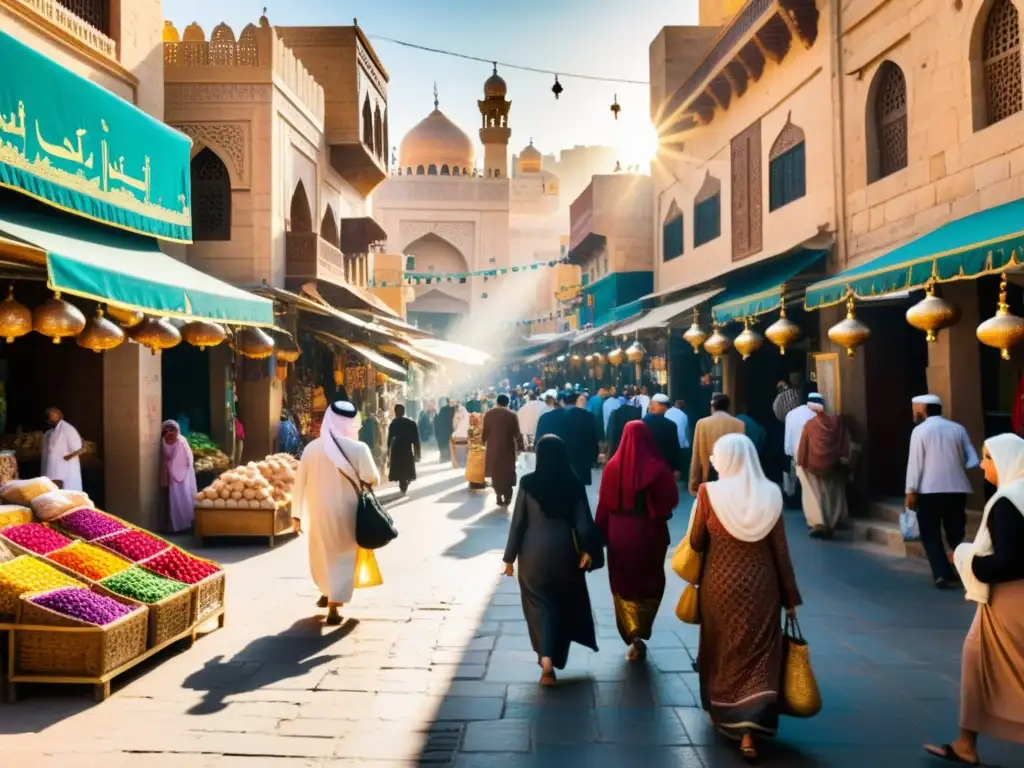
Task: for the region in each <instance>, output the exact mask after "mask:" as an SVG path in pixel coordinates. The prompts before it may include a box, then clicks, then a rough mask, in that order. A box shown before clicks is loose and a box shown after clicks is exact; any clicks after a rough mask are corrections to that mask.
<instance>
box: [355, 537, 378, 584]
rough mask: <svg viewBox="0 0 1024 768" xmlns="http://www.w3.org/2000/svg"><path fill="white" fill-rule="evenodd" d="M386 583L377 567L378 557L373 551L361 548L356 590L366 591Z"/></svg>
mask: <svg viewBox="0 0 1024 768" xmlns="http://www.w3.org/2000/svg"><path fill="white" fill-rule="evenodd" d="M383 583H384V577H383V576H381V574H380V568H379V567H378V565H377V556H376V555H374V554H373V550H372V549H363V548H362V547H360V548H359V552H358V553H357V554H356V583H355V588H356V589H366V588H367V587H379V586H380V585H381V584H383Z"/></svg>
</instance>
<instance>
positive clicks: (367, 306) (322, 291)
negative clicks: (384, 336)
mask: <svg viewBox="0 0 1024 768" xmlns="http://www.w3.org/2000/svg"><path fill="white" fill-rule="evenodd" d="M302 290H303V292H305V293H308V294H309V295H311V296H316V297H317V298H322V299H324V300H325V301H326V302H327V303H328V304H332V305H334V306H336V307H346V308H348V309H352V310H357V309H364V310H373V311H374V312H379V313H381V314H382V315H389V316H391V317H398V314H397V313H396V312H395V310H393V309H392V308H391V307H389V306H388V305H387V304H385V303H384V301H383V300H382V299H380V298H379V297H377V296H375V295H374V294H373V293H371V292H370V291H368V290H366V289H365V288H360V287H359V286H358V285H352V283H349V282H346V281H344V280H337V281H335V280H316V281H310V282H308V283H303V285H302Z"/></svg>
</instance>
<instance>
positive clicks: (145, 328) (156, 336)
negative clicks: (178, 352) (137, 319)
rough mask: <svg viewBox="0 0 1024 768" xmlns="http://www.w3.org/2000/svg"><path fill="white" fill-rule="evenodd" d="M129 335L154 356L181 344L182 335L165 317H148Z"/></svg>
mask: <svg viewBox="0 0 1024 768" xmlns="http://www.w3.org/2000/svg"><path fill="white" fill-rule="evenodd" d="M129 335H130V336H131V337H132V338H133V339H134V340H135V341H136V342H138V343H139V344H141V345H142V346H144V347H146V348H147V349H148V350H149V351H150V352H152V353H153V354H154V355H155V354H156V353H157V352H158V351H160V352H162V351H163V350H165V349H170V348H171V347H176V346H178V345H179V344H181V334H180V333H179V332H178V329H177V328H175V327H174V326H173V325H172V324H171V322H170V321H169V320H168V319H167V318H165V317H149V316H147V317H146V318H145V319H144V320H143V321H142V322H141V323H139V324H138V325H136V326H135V327H134V328H132V329H131V330H130V331H129Z"/></svg>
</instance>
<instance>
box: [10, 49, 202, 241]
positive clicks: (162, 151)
mask: <svg viewBox="0 0 1024 768" xmlns="http://www.w3.org/2000/svg"><path fill="white" fill-rule="evenodd" d="M0 72H4V73H5V76H4V77H3V78H2V79H0V186H4V187H7V188H8V189H14V190H17V191H19V192H22V193H24V194H27V195H30V196H31V197H34V198H36V199H37V200H42V201H44V202H46V203H48V204H50V205H53V206H55V207H57V208H60V209H62V210H64V211H67V212H69V213H73V214H76V215H78V216H83V217H85V218H87V219H92V220H94V221H100V222H103V223H105V224H110V225H113V226H115V227H119V228H121V229H127V230H129V231H132V232H137V233H139V234H143V235H152V236H153V237H159V238H162V239H165V240H174V241H179V242H186V243H187V242H191V240H192V212H191V206H192V200H191V195H192V191H191V184H190V181H189V163H190V160H191V154H192V140H191V139H189V138H188V137H187V136H185V135H184V134H183V133H179V132H178V131H176V130H174V129H173V128H171V127H170V126H167V125H165V124H164V123H162V122H160V121H159V120H156V119H154V118H152V117H150V116H149V115H147V114H146V113H145V112H143V111H142V110H141V109H138V108H137V107H135V106H134V105H133V104H129V103H128V102H127V101H125V100H124V99H121V98H119V97H118V96H116V95H114V94H113V93H111V92H110V91H108V90H107V89H105V88H103V87H101V86H99V85H97V84H96V83H93V82H91V81H90V80H87V79H86V78H84V77H82V76H81V75H78V74H75V73H74V72H72V71H70V70H68V69H65V68H64V67H62V66H61V65H60V64H58V63H57V62H55V61H53V60H52V59H50V58H48V57H47V56H45V55H44V54H42V53H40V52H38V51H36V50H33V49H32V48H30V47H28V46H27V45H25V44H24V43H22V42H20V41H18V40H16V39H15V38H13V37H11V36H10V35H9V34H7V33H5V32H0Z"/></svg>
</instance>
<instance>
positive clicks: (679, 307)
mask: <svg viewBox="0 0 1024 768" xmlns="http://www.w3.org/2000/svg"><path fill="white" fill-rule="evenodd" d="M723 290H724V289H722V288H715V289H714V290H711V291H704V292H703V293H698V294H696V295H695V296H690V297H689V298H686V299H682V300H681V301H674V302H672V303H671V304H664V305H662V306H660V307H655V308H654V309H652V310H651V311H650V312H648V313H647V314H646V315H644V316H643V317H641V318H639V319H637V320H634V321H633V322H631V323H626V324H625V325H623V326H621V327H619V328H617V329H616V330H615V333H616V334H621V335H623V336H625V335H627V334H630V333H636V332H637V331H646V330H649V329H651V328H664V327H665V326H667V325H668V324H669V323H671V322H672V321H673V320H674V319H675V318H677V317H679V315H681V314H683V313H684V312H689V311H690V310H691V309H693V308H694V307H699V306H700V305H701V304H703V303H704V302H705V301H707V300H708V299H711V298H714V297H715V296H717V295H718V294H720V293H721V292H722V291H723Z"/></svg>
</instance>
